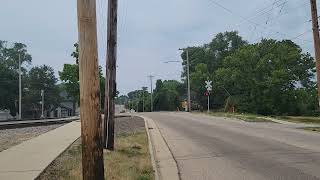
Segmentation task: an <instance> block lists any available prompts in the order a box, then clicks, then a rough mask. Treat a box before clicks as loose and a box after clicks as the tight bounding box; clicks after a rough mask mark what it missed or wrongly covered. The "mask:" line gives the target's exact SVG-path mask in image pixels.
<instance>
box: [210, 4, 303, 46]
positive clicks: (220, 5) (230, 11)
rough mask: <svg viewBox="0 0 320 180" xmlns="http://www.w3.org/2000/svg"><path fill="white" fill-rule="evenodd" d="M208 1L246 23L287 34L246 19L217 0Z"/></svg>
mask: <svg viewBox="0 0 320 180" xmlns="http://www.w3.org/2000/svg"><path fill="white" fill-rule="evenodd" d="M208 1H210V2H212V3H213V4H214V5H216V6H218V7H220V8H222V9H224V10H225V11H227V12H229V13H230V14H231V15H233V16H237V17H239V18H241V19H243V20H244V21H246V22H248V23H250V24H253V25H255V26H256V27H260V28H261V29H263V30H266V29H269V32H272V31H273V32H275V33H276V34H281V35H283V36H288V35H287V34H285V33H282V32H279V31H276V30H272V29H270V28H269V27H266V26H264V25H261V24H259V23H256V22H254V21H251V20H250V19H248V18H246V17H244V16H242V15H239V14H236V13H234V12H233V11H232V10H230V9H229V8H227V7H225V6H223V5H222V4H220V3H219V2H217V1H215V0H208ZM297 39H299V37H298V38H297ZM305 41H307V40H305Z"/></svg>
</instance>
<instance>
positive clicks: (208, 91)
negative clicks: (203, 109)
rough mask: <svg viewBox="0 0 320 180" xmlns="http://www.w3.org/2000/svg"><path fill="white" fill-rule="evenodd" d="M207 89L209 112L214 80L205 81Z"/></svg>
mask: <svg viewBox="0 0 320 180" xmlns="http://www.w3.org/2000/svg"><path fill="white" fill-rule="evenodd" d="M205 83H206V88H207V91H206V93H205V95H206V96H207V97H208V113H209V112H210V91H212V81H210V80H207V81H205Z"/></svg>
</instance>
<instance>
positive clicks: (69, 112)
mask: <svg viewBox="0 0 320 180" xmlns="http://www.w3.org/2000/svg"><path fill="white" fill-rule="evenodd" d="M60 97H61V98H62V100H61V103H60V104H59V105H58V106H57V107H56V108H54V109H53V110H52V111H51V112H49V114H48V117H50V118H63V117H70V116H74V115H75V116H77V115H79V106H78V104H77V103H76V102H75V101H74V100H73V99H72V98H71V97H69V96H68V94H67V92H66V91H62V92H61V93H60Z"/></svg>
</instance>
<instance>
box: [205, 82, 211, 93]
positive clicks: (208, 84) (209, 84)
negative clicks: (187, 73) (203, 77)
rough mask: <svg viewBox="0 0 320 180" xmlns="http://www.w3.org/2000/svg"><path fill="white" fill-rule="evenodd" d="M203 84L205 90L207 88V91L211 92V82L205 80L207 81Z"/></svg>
mask: <svg viewBox="0 0 320 180" xmlns="http://www.w3.org/2000/svg"><path fill="white" fill-rule="evenodd" d="M205 83H206V88H207V91H212V85H211V84H212V81H210V80H207V81H205Z"/></svg>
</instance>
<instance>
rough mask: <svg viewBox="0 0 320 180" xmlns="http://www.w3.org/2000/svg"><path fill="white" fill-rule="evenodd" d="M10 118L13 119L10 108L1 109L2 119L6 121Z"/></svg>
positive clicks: (0, 117)
mask: <svg viewBox="0 0 320 180" xmlns="http://www.w3.org/2000/svg"><path fill="white" fill-rule="evenodd" d="M8 119H13V117H12V116H11V115H10V111H9V110H6V109H5V110H0V121H6V120H8Z"/></svg>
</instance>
